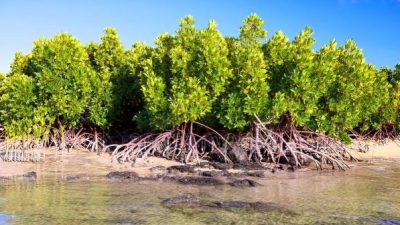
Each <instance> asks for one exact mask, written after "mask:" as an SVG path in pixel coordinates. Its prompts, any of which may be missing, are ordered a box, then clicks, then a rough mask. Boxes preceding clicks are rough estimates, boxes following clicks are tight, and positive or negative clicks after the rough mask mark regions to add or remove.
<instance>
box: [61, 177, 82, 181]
mask: <svg viewBox="0 0 400 225" xmlns="http://www.w3.org/2000/svg"><path fill="white" fill-rule="evenodd" d="M79 178H80V177H79V176H66V177H64V180H67V181H72V180H78V179H79Z"/></svg>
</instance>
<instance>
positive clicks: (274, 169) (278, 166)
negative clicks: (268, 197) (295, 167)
mask: <svg viewBox="0 0 400 225" xmlns="http://www.w3.org/2000/svg"><path fill="white" fill-rule="evenodd" d="M284 169H285V168H283V165H282V164H279V165H276V166H275V167H274V168H272V170H271V172H272V173H275V172H277V171H282V170H284Z"/></svg>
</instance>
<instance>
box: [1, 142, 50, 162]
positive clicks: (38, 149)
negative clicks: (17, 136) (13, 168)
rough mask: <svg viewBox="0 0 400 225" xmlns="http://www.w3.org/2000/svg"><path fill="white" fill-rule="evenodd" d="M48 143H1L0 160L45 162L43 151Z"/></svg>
mask: <svg viewBox="0 0 400 225" xmlns="http://www.w3.org/2000/svg"><path fill="white" fill-rule="evenodd" d="M46 145H47V143H45V142H43V141H33V140H24V141H18V140H7V141H2V142H0V158H1V159H2V160H3V161H5V162H39V161H42V160H44V153H43V152H42V149H44V148H45V147H46Z"/></svg>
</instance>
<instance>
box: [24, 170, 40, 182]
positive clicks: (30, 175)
mask: <svg viewBox="0 0 400 225" xmlns="http://www.w3.org/2000/svg"><path fill="white" fill-rule="evenodd" d="M22 177H23V178H24V179H27V180H36V178H37V174H36V172H35V171H31V172H28V173H26V174H23V175H22Z"/></svg>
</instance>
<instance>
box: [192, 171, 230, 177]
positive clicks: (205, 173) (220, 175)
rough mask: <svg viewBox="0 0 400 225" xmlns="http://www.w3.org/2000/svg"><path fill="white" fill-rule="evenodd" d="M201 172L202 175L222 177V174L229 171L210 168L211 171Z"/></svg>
mask: <svg viewBox="0 0 400 225" xmlns="http://www.w3.org/2000/svg"><path fill="white" fill-rule="evenodd" d="M199 174H200V176H203V177H222V176H225V175H227V174H228V173H227V172H225V171H215V170H210V171H202V172H200V173H199Z"/></svg>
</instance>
